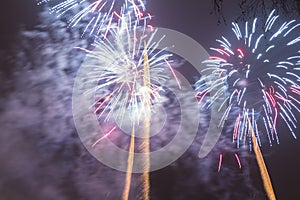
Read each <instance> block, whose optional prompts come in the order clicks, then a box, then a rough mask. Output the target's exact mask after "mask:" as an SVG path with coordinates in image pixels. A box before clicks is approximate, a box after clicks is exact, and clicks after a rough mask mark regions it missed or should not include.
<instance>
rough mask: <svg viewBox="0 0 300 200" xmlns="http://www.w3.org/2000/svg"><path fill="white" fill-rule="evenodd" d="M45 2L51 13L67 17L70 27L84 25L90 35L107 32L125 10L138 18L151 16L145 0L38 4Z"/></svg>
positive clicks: (71, 0) (48, 0)
mask: <svg viewBox="0 0 300 200" xmlns="http://www.w3.org/2000/svg"><path fill="white" fill-rule="evenodd" d="M43 3H47V4H48V5H49V7H50V9H49V10H50V13H53V14H56V15H57V16H58V17H62V18H64V19H66V20H67V21H68V24H69V25H68V26H69V27H76V26H79V27H81V26H83V27H84V30H83V34H89V35H100V34H105V33H106V32H107V29H109V28H110V27H111V26H113V25H114V23H115V22H116V20H115V19H116V16H118V15H119V13H121V12H124V10H125V12H127V13H130V14H131V15H132V17H135V18H136V19H144V18H149V17H151V16H150V15H149V14H148V15H147V16H145V15H144V11H145V0H122V1H116V0H93V1H89V0H38V5H40V4H43ZM80 22H83V25H82V24H81V23H80Z"/></svg>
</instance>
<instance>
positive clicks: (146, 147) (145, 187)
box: [141, 42, 151, 200]
mask: <svg viewBox="0 0 300 200" xmlns="http://www.w3.org/2000/svg"><path fill="white" fill-rule="evenodd" d="M144 48H145V55H144V77H143V81H144V86H145V87H147V88H148V89H149V91H150V66H149V58H148V53H147V44H146V42H144ZM144 103H145V108H146V109H147V110H148V111H149V112H145V119H144V127H143V128H144V129H143V139H144V141H143V143H142V145H141V153H144V154H149V151H150V141H149V140H150V120H151V112H150V109H151V108H150V96H149V98H148V99H146V101H145V102H144ZM143 165H144V172H143V174H142V175H141V181H142V185H141V195H142V196H141V199H143V200H149V192H150V191H149V190H150V178H149V169H150V158H149V156H145V161H144V163H143Z"/></svg>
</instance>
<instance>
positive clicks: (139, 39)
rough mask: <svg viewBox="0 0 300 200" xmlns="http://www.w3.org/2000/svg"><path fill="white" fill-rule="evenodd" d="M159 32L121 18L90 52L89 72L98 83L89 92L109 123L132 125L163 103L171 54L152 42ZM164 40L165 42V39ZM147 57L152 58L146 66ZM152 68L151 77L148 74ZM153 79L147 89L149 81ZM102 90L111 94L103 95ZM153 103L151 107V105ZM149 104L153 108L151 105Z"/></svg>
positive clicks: (91, 79) (91, 80) (126, 18)
mask: <svg viewBox="0 0 300 200" xmlns="http://www.w3.org/2000/svg"><path fill="white" fill-rule="evenodd" d="M155 33H156V31H153V29H150V28H149V29H148V28H147V26H146V25H145V24H144V25H143V26H139V21H135V22H132V20H131V18H130V15H128V14H124V15H122V16H120V18H119V22H118V25H117V26H116V27H114V28H112V29H110V30H109V32H108V35H107V38H106V39H99V40H96V41H95V43H94V45H93V46H94V49H93V50H87V49H84V50H85V51H86V52H87V59H86V60H87V62H86V65H85V66H86V67H88V68H89V74H88V81H90V82H95V81H97V82H98V85H97V87H96V88H91V89H90V90H89V91H86V92H96V96H98V97H97V98H96V101H95V105H92V107H95V108H96V109H95V111H94V112H95V113H97V114H99V117H102V116H104V114H105V116H106V118H105V119H106V120H108V119H109V118H111V117H114V119H115V120H123V119H129V118H130V121H131V122H132V123H135V122H137V121H139V120H140V119H141V118H142V117H143V116H145V115H148V114H149V111H150V110H149V108H150V107H151V105H154V104H155V103H156V102H158V101H159V99H160V95H159V92H160V90H161V89H162V85H163V83H164V82H165V81H166V80H167V79H168V75H167V73H166V68H168V69H169V67H170V63H169V62H170V61H168V59H169V57H170V56H171V54H169V53H165V50H166V49H160V50H158V49H157V47H158V45H159V42H152V39H153V37H154V35H155ZM162 39H163V38H162ZM145 55H148V56H149V59H148V60H147V63H145ZM145 64H147V65H149V66H150V67H149V73H150V74H147V73H146V72H145V71H144V66H145ZM146 76H147V77H148V76H149V77H150V80H149V86H147V87H146V86H145V83H144V82H145V77H146ZM102 89H107V90H109V91H110V93H109V94H103V93H102ZM148 99H150V101H151V102H150V103H148ZM148 104H149V105H148Z"/></svg>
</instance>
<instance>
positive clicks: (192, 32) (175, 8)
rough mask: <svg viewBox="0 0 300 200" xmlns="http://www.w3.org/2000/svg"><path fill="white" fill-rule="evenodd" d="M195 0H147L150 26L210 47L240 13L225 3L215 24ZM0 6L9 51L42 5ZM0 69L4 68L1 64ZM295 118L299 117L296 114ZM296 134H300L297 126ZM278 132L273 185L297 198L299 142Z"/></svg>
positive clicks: (270, 162)
mask: <svg viewBox="0 0 300 200" xmlns="http://www.w3.org/2000/svg"><path fill="white" fill-rule="evenodd" d="M195 2H196V1H195V0H148V5H147V8H148V10H149V12H150V13H152V14H153V15H154V19H153V22H152V23H153V25H155V26H158V27H165V28H170V29H174V30H177V31H180V32H182V33H185V34H187V35H188V36H190V37H192V38H194V39H195V40H197V41H198V42H199V43H200V44H201V45H202V46H204V47H205V48H206V49H207V50H209V47H210V46H212V45H214V44H215V39H216V38H219V37H220V36H221V35H222V33H224V34H226V33H230V31H231V23H230V22H231V21H232V20H235V19H236V18H237V17H238V16H239V15H240V10H238V9H237V8H238V7H237V4H235V3H234V1H230V2H228V3H227V2H225V3H224V6H225V7H224V16H225V18H226V21H227V22H228V23H227V24H228V25H225V24H224V23H221V24H218V19H217V16H216V15H215V14H211V12H212V1H211V0H201V1H198V3H195ZM200 2H201V3H200ZM0 9H1V12H0V13H1V16H0V27H1V29H0V49H1V50H3V51H8V50H9V49H10V48H11V47H12V46H13V45H15V41H17V40H16V34H17V32H18V30H19V27H20V26H25V27H26V29H30V30H34V29H35V25H36V24H37V23H38V20H37V12H38V11H40V10H41V8H40V7H38V6H37V5H36V4H35V1H34V0H8V1H5V2H2V4H1V7H0ZM298 45H299V44H298ZM299 49H300V48H299ZM1 69H5V67H4V66H1ZM1 98H2V97H1ZM70 112H71V111H70ZM29 115H30V113H29ZM0 117H1V116H0ZM298 119H300V117H299V114H298ZM296 133H298V136H299V135H300V131H299V128H298V130H296ZM0 134H1V133H0ZM279 135H280V141H281V143H280V145H277V144H275V145H274V146H273V147H266V146H265V147H263V149H262V151H263V152H264V153H265V159H266V164H267V167H268V169H269V173H270V176H271V179H272V182H273V187H274V190H275V193H276V195H277V197H278V199H279V200H286V199H289V200H290V199H300V193H299V178H300V158H299V152H300V141H299V139H297V140H295V139H294V138H293V137H292V135H291V134H290V133H289V131H288V130H286V129H284V128H279ZM0 151H1V147H0ZM3 162H6V160H0V163H3ZM28 162H30V161H28ZM162 172H163V170H162ZM162 172H161V174H163V173H162ZM4 176H5V174H4ZM166 176H167V175H166ZM0 179H1V178H0ZM0 187H1V185H0ZM211 187H213V186H211ZM237 190H238V189H237ZM183 192H184V191H183ZM231 192H233V191H231ZM0 200H5V199H2V198H1V194H0Z"/></svg>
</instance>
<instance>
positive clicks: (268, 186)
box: [246, 114, 276, 200]
mask: <svg viewBox="0 0 300 200" xmlns="http://www.w3.org/2000/svg"><path fill="white" fill-rule="evenodd" d="M246 116H247V120H248V124H249V128H250V131H251V135H252V142H253V150H254V153H255V157H256V160H257V164H258V166H259V170H260V174H261V178H262V181H263V184H264V188H265V191H266V193H267V196H268V198H269V200H276V197H275V193H274V190H273V186H272V182H271V179H270V176H269V173H268V170H267V167H266V164H265V162H264V158H263V156H262V154H261V151H260V147H259V146H258V143H257V139H256V136H255V134H254V130H253V127H252V125H251V122H250V119H249V117H248V114H247V115H246Z"/></svg>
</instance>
